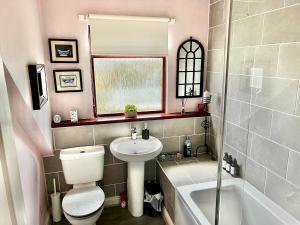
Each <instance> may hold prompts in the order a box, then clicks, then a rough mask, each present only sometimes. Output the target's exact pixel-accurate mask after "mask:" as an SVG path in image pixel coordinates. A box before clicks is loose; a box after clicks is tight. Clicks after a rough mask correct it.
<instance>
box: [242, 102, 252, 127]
mask: <svg viewBox="0 0 300 225" xmlns="http://www.w3.org/2000/svg"><path fill="white" fill-rule="evenodd" d="M249 122H250V104H249V103H245V102H241V110H240V126H241V127H243V128H245V129H249Z"/></svg>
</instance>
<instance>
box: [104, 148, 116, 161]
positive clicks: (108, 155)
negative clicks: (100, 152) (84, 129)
mask: <svg viewBox="0 0 300 225" xmlns="http://www.w3.org/2000/svg"><path fill="white" fill-rule="evenodd" d="M104 149H105V155H104V165H108V164H113V163H114V156H113V155H112V154H111V151H110V149H109V145H105V146H104Z"/></svg>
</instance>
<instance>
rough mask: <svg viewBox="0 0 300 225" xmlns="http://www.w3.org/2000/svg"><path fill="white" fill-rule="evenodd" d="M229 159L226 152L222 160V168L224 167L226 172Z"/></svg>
mask: <svg viewBox="0 0 300 225" xmlns="http://www.w3.org/2000/svg"><path fill="white" fill-rule="evenodd" d="M227 159H228V153H227V152H225V154H224V157H223V160H222V167H223V169H224V170H226V165H227Z"/></svg>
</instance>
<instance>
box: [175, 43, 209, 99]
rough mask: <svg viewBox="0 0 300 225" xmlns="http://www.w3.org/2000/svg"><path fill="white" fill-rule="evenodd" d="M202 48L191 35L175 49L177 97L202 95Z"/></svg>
mask: <svg viewBox="0 0 300 225" xmlns="http://www.w3.org/2000/svg"><path fill="white" fill-rule="evenodd" d="M203 70H204V48H203V46H202V44H201V43H200V42H199V41H197V40H195V39H193V38H192V37H191V38H190V39H188V40H186V41H184V42H183V43H182V44H181V45H180V46H179V48H178V51H177V79H176V86H177V87H176V97H177V98H197V97H202V92H203Z"/></svg>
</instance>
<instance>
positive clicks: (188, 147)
mask: <svg viewBox="0 0 300 225" xmlns="http://www.w3.org/2000/svg"><path fill="white" fill-rule="evenodd" d="M191 155H192V142H191V140H190V138H189V137H188V136H187V137H186V139H185V142H184V148H183V156H184V157H191Z"/></svg>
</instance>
